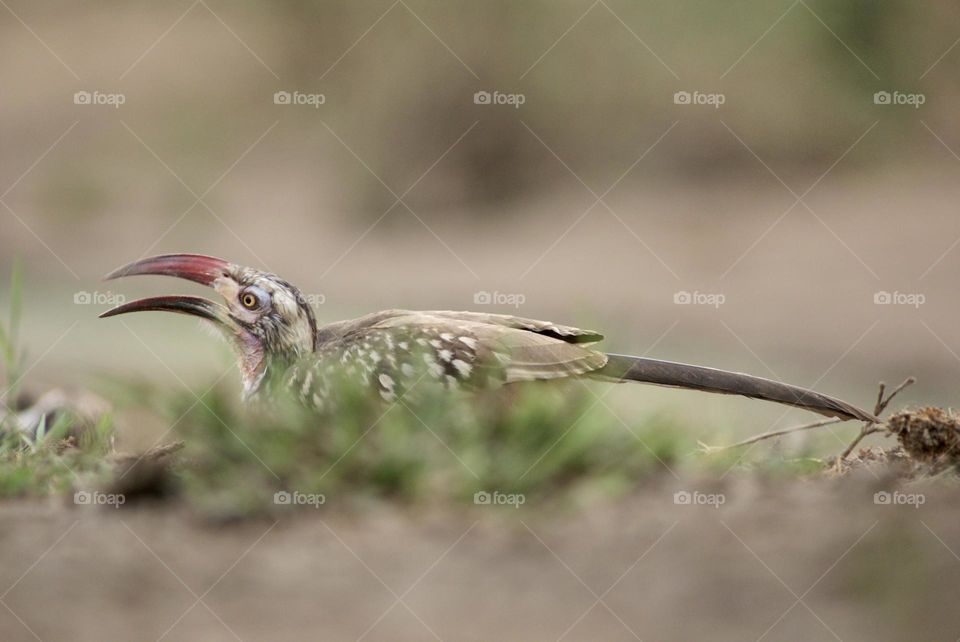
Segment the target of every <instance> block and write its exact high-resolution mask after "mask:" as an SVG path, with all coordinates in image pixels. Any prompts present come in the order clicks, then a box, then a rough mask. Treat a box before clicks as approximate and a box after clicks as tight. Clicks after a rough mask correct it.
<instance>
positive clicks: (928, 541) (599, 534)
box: [0, 473, 960, 641]
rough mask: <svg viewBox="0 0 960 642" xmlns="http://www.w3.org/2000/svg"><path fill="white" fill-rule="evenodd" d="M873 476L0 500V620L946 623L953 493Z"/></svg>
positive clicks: (893, 626) (957, 524) (933, 631)
mask: <svg viewBox="0 0 960 642" xmlns="http://www.w3.org/2000/svg"><path fill="white" fill-rule="evenodd" d="M883 484H884V482H883V480H878V479H875V478H874V477H872V476H870V475H867V474H865V473H864V474H863V475H862V477H859V478H848V479H845V480H843V482H840V483H838V482H826V481H817V482H792V483H789V484H787V483H783V482H776V481H773V480H761V479H757V478H749V479H747V478H733V477H732V476H731V477H728V478H727V479H726V480H725V481H724V482H722V483H720V484H713V485H710V484H707V483H705V482H697V481H696V480H685V481H683V482H680V481H678V480H675V479H673V478H672V477H670V476H668V475H664V477H663V478H661V479H659V480H651V481H649V482H647V483H645V484H644V485H643V487H642V488H638V489H637V490H636V492H635V493H634V494H632V495H631V496H629V497H627V498H623V499H621V500H618V501H615V502H604V503H598V504H591V503H590V502H589V501H584V502H581V505H580V507H579V508H558V507H552V508H549V507H534V506H529V505H527V506H523V507H521V508H520V509H513V508H506V507H503V508H493V507H469V508H462V509H458V510H454V511H448V510H447V511H440V510H427V509H417V510H412V509H402V508H398V507H395V506H383V507H380V510H376V511H363V512H362V514H352V513H348V512H344V511H342V510H338V509H337V508H336V507H334V506H331V505H327V506H325V507H324V508H322V509H320V510H317V511H316V512H314V511H313V510H308V511H305V512H303V513H300V514H296V515H291V516H289V517H283V518H281V519H280V520H279V521H277V522H276V523H274V522H273V521H272V520H268V521H254V522H247V523H241V524H233V525H230V526H229V527H218V526H215V525H210V524H203V523H200V522H198V521H197V520H196V519H195V518H193V517H190V516H189V515H187V514H186V513H185V511H183V510H181V509H175V508H162V509H157V508H147V507H140V508H136V507H130V508H125V509H121V510H115V509H91V508H73V507H71V508H65V507H63V506H62V505H55V506H54V505H49V506H45V507H44V506H38V505H36V504H26V503H25V504H6V505H4V506H3V507H2V508H0V515H2V518H0V587H2V588H3V590H4V592H3V593H2V594H0V595H2V604H3V605H4V606H6V607H7V608H6V609H0V639H3V640H9V641H19V640H33V639H35V638H39V639H42V640H51V641H52V640H96V641H100V640H106V639H113V640H120V639H122V640H157V639H159V638H162V639H167V640H188V639H191V640H192V639H198V640H199V639H202V640H229V639H238V638H239V639H243V640H257V639H264V640H301V639H332V640H342V639H345V640H356V639H364V640H426V639H431V638H438V639H443V640H490V639H505V640H532V639H538V640H556V639H565V640H597V639H606V640H631V639H643V640H691V639H711V640H760V639H763V640H771V641H772V640H799V639H803V640H832V639H838V640H903V639H924V640H933V639H936V640H946V639H950V640H952V639H955V638H956V637H957V636H958V635H960V614H958V612H957V609H956V606H955V588H956V586H957V582H958V581H960V557H958V556H957V553H956V552H955V551H960V519H958V515H960V498H958V497H957V496H956V494H955V493H948V492H944V491H943V490H942V489H941V490H940V491H937V490H930V489H927V490H923V489H913V490H911V491H909V492H920V493H924V495H923V500H924V504H923V505H922V506H920V507H919V508H915V507H913V506H910V505H877V504H875V503H874V493H875V492H877V491H878V489H880V488H882V487H883ZM677 490H688V491H694V490H697V491H699V492H702V493H722V494H723V496H724V499H725V503H724V504H723V505H722V506H720V507H719V508H714V507H711V506H707V505H701V506H691V505H675V504H674V503H673V493H674V492H676V491H677ZM8 587H9V588H8ZM198 598H201V601H200V602H199V603H197V600H198ZM398 598H399V599H400V602H399V603H397V599H398ZM598 598H599V599H600V601H599V602H598ZM798 600H799V602H798Z"/></svg>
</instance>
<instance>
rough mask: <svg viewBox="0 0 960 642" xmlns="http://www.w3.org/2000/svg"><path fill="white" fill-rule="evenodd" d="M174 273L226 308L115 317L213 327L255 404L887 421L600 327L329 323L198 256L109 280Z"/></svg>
mask: <svg viewBox="0 0 960 642" xmlns="http://www.w3.org/2000/svg"><path fill="white" fill-rule="evenodd" d="M145 274H155V275H166V276H174V277H179V278H182V279H188V280H190V281H195V282H197V283H201V284H203V285H206V286H209V287H212V288H213V289H214V290H216V291H217V292H218V293H219V294H220V295H221V296H222V297H223V299H224V305H220V304H218V303H213V302H212V301H208V300H206V299H203V298H200V297H193V296H161V297H153V298H148V299H140V300H137V301H131V302H130V303H125V304H123V305H120V306H118V307H116V308H113V309H112V310H109V311H107V312H104V313H103V314H102V315H100V316H101V317H112V316H115V315H118V314H125V313H127V312H139V311H144V310H165V311H167V312H179V313H181V314H188V315H192V316H195V317H200V318H202V319H206V320H207V321H210V322H211V323H212V324H213V325H214V326H215V327H216V328H217V329H218V330H219V331H220V332H222V333H223V334H224V336H225V337H226V338H227V339H228V341H229V342H230V343H231V345H232V346H233V348H234V349H235V351H236V353H237V355H238V357H239V364H240V372H241V375H242V377H243V389H244V397H245V398H247V399H249V398H251V397H258V396H263V395H264V394H265V393H266V392H267V391H266V388H267V387H268V384H267V383H266V382H267V381H271V382H276V381H279V382H282V383H283V384H284V385H286V386H288V387H289V389H290V390H291V391H292V392H293V393H294V394H295V395H296V396H297V397H298V398H299V399H300V400H301V401H302V402H303V403H304V404H306V405H308V406H311V407H315V408H322V407H323V406H324V405H325V404H326V403H327V402H328V401H329V396H330V394H331V390H330V388H331V385H332V381H334V379H335V378H336V377H339V376H343V375H345V376H347V377H348V378H355V379H356V380H358V381H360V382H362V383H363V384H365V385H369V386H371V387H372V389H373V390H375V391H376V392H378V393H379V394H380V396H382V397H383V398H384V399H385V400H387V401H392V400H394V399H396V398H398V397H399V396H400V395H402V394H403V393H404V392H405V391H406V390H407V389H409V388H412V387H413V386H414V385H415V384H417V383H419V382H421V381H424V382H433V383H434V384H439V385H442V386H444V387H446V388H455V387H464V388H468V389H469V388H477V387H483V386H487V385H491V384H495V383H511V382H515V381H529V380H542V379H562V378H566V377H589V378H592V379H599V380H605V381H610V382H620V381H638V382H642V383H651V384H657V385H663V386H673V387H679V388H687V389H692V390H704V391H708V392H717V393H724V394H736V395H743V396H745V397H751V398H753V399H764V400H767V401H773V402H776V403H781V404H785V405H788V406H794V407H797V408H804V409H806V410H811V411H813V412H816V413H819V414H822V415H826V416H830V417H839V418H841V419H859V420H862V421H878V420H877V418H876V417H874V416H873V415H871V414H870V413H868V412H865V411H863V410H860V409H859V408H857V407H855V406H853V405H851V404H848V403H846V402H843V401H840V400H838V399H834V398H832V397H828V396H826V395H823V394H820V393H818V392H814V391H812V390H805V389H803V388H799V387H797V386H791V385H788V384H784V383H780V382H777V381H771V380H769V379H763V378H760V377H753V376H751V375H746V374H741V373H736V372H727V371H724V370H716V369H713V368H705V367H701V366H691V365H686V364H680V363H671V362H669V361H660V360H656V359H647V358H643V357H631V356H625V355H617V354H608V353H605V352H602V351H601V350H597V349H595V348H593V347H592V345H593V344H594V343H596V342H598V341H600V340H601V339H603V336H602V335H600V334H598V333H596V332H591V331H589V330H581V329H579V328H573V327H569V326H563V325H556V324H553V323H549V322H546V321H536V320H533V319H524V318H521V317H515V316H510V315H502V314H487V313H482V312H451V311H432V312H414V311H409V310H385V311H383V312H375V313H373V314H368V315H366V316H363V317H360V318H358V319H352V320H348V321H337V322H335V323H330V324H327V325H322V326H318V325H317V322H316V319H315V317H314V314H313V310H312V308H311V307H310V305H309V303H308V302H307V301H306V299H305V298H304V297H303V295H302V294H301V293H300V290H298V289H297V288H296V287H294V286H293V285H292V284H291V283H289V282H287V281H285V280H283V279H281V278H280V277H278V276H276V275H274V274H268V273H266V272H261V271H259V270H255V269H252V268H249V267H243V266H240V265H235V264H233V263H229V262H227V261H224V260H222V259H217V258H213V257H210V256H202V255H198V254H168V255H164V256H155V257H152V258H147V259H142V260H140V261H136V262H134V263H131V264H129V265H126V266H124V267H122V268H120V269H118V270H116V271H114V272H112V273H110V274H109V275H107V277H106V278H107V279H116V278H120V277H124V276H135V275H145Z"/></svg>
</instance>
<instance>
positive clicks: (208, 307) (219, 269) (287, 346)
mask: <svg viewBox="0 0 960 642" xmlns="http://www.w3.org/2000/svg"><path fill="white" fill-rule="evenodd" d="M145 274H155V275H164V276H175V277H178V278H181V279H187V280H189V281H194V282H196V283H200V284H203V285H206V286H208V287H211V288H213V289H214V290H216V291H217V292H218V293H219V294H220V296H222V297H223V300H224V302H223V305H221V304H219V303H214V302H212V301H208V300H207V299H203V298H200V297H195V296H181V295H176V296H160V297H151V298H147V299H138V300H136V301H131V302H130V303H125V304H123V305H120V306H117V307H115V308H113V309H111V310H108V311H106V312H104V313H103V314H101V315H100V317H101V318H103V317H112V316H116V315H118V314H126V313H127V312H143V311H147V310H161V311H166V312H178V313H180V314H188V315H192V316H195V317H199V318H201V319H205V320H207V321H209V322H211V323H212V324H213V326H214V327H216V328H217V330H219V331H220V332H221V333H223V335H224V336H225V337H226V338H227V339H228V340H229V341H230V343H231V344H232V345H233V347H234V349H235V350H236V352H237V355H238V357H239V361H240V370H241V374H242V376H243V383H244V392H245V394H247V395H249V394H251V393H253V392H255V391H256V390H257V388H258V387H259V385H260V382H261V380H262V379H263V377H264V375H265V374H266V373H267V371H268V370H269V369H270V367H271V364H274V363H277V362H280V363H285V362H290V361H294V360H296V359H298V358H299V357H300V356H302V355H303V354H306V353H308V352H312V351H313V350H314V349H315V347H316V341H317V322H316V319H315V318H314V315H313V310H312V309H311V307H310V305H309V304H308V303H307V301H306V299H304V297H303V295H302V294H301V293H300V290H298V289H297V288H296V287H294V286H293V285H291V284H290V283H288V282H286V281H284V280H283V279H281V278H280V277H278V276H276V275H274V274H269V273H266V272H261V271H259V270H255V269H253V268H248V267H244V266H242V265H234V264H233V263H229V262H227V261H224V260H223V259H217V258H214V257H212V256H202V255H199V254H166V255H163V256H154V257H151V258H147V259H142V260H140V261H135V262H133V263H130V264H129V265H125V266H123V267H122V268H119V269H118V270H114V271H113V272H111V273H110V274H108V275H107V276H106V279H117V278H120V277H124V276H137V275H145Z"/></svg>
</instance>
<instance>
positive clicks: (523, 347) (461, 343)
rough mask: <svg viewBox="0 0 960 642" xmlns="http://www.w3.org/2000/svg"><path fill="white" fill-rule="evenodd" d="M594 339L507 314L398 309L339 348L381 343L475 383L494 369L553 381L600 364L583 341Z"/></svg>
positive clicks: (505, 375) (504, 375) (517, 377)
mask: <svg viewBox="0 0 960 642" xmlns="http://www.w3.org/2000/svg"><path fill="white" fill-rule="evenodd" d="M598 338H599V335H597V334H596V333H590V332H587V331H584V330H578V329H576V328H568V327H566V326H556V325H554V324H551V323H545V322H541V321H533V320H530V319H520V318H517V317H510V316H505V315H491V314H476V313H462V312H403V311H396V313H394V314H390V315H384V316H381V317H379V318H378V319H375V320H371V322H370V323H368V324H365V325H364V326H362V327H359V328H357V329H355V330H354V331H352V332H349V333H347V334H345V335H344V336H343V337H342V338H341V346H342V348H341V349H347V350H353V351H355V352H357V353H359V352H364V351H365V350H364V348H363V346H364V345H369V346H371V348H368V349H366V351H369V350H370V349H376V346H381V351H382V352H384V353H386V354H392V355H393V356H396V355H397V352H398V351H401V354H400V358H401V359H402V358H403V357H404V356H405V355H404V354H403V353H405V352H417V351H420V352H423V353H424V354H423V355H421V356H423V357H424V359H425V360H426V361H427V362H428V363H427V365H428V366H431V365H432V366H433V370H432V372H433V373H435V374H436V376H440V375H441V374H444V375H450V376H453V377H454V378H456V379H457V380H459V381H464V380H466V381H471V382H474V383H476V382H478V381H477V378H476V377H475V376H476V375H480V374H484V375H490V374H491V373H492V372H496V375H495V377H496V378H498V379H501V380H503V381H506V382H513V381H528V380H533V379H557V378H562V377H569V376H574V375H580V374H585V373H587V372H592V371H594V370H596V369H598V368H601V367H603V366H604V364H606V362H607V356H606V355H605V354H604V353H602V352H597V351H595V350H591V349H590V348H588V347H585V346H584V345H582V342H585V341H589V340H594V341H595V340H597V339H598ZM378 356H382V355H380V354H379V353H378ZM415 361H418V360H415ZM434 364H437V365H439V366H440V367H442V368H443V371H442V372H441V371H440V370H439V369H438V367H437V365H434Z"/></svg>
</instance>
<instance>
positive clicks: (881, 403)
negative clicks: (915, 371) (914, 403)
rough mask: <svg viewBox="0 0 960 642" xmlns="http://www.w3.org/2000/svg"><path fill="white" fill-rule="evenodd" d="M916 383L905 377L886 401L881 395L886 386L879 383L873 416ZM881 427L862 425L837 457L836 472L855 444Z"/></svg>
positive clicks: (911, 378)
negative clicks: (858, 432)
mask: <svg viewBox="0 0 960 642" xmlns="http://www.w3.org/2000/svg"><path fill="white" fill-rule="evenodd" d="M916 381H917V380H916V379H915V378H914V377H907V378H906V379H904V380H903V383H901V384H900V385H899V386H897V387H896V388H894V390H893V392H891V393H890V394H889V396H887V398H886V399H884V398H883V393H884V391H885V390H886V387H887V384H885V383H883V382H882V381H881V382H880V393H879V394H878V395H877V405H876V407H875V408H874V410H873V414H875V415H877V416H879V415H880V413H881V412H883V411H884V410H886V409H887V406H888V405H890V402H891V401H893V398H894V397H896V396H897V394H898V393H900V391H902V390H903V389H904V388H906V387H907V386H910V385H912V384H914V383H916ZM881 426H882V424H875V423H873V422H872V421H868V422H866V423H864V424H863V426H862V427H861V428H860V434H858V435H857V436H856V437H855V438H854V440H853V441H852V442H850V445H849V446H847V448H846V449H845V450H844V451H843V453H842V454H841V455H840V456H839V457H837V470H840V466H841V464H842V463H843V462H844V461H845V460H846V459H847V457H848V456H849V455H850V453H852V452H853V449H854V448H856V447H857V444H859V443H860V442H861V441H863V438H864V437H866V436H867V435H872V434H873V433H875V432H881V431H882V430H883V428H881Z"/></svg>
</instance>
